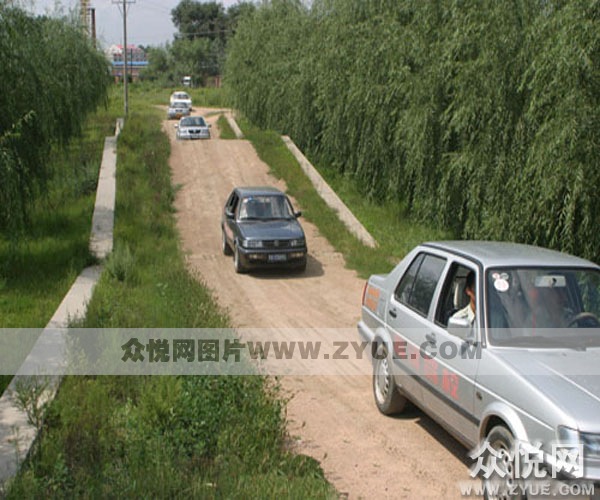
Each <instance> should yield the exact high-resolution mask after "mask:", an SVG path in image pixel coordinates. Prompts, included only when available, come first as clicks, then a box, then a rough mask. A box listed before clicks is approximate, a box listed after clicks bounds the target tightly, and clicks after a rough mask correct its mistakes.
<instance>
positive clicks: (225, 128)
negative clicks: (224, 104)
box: [217, 115, 236, 139]
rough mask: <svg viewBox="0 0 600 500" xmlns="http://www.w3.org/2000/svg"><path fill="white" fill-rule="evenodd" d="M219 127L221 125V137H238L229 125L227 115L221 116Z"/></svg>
mask: <svg viewBox="0 0 600 500" xmlns="http://www.w3.org/2000/svg"><path fill="white" fill-rule="evenodd" d="M217 127H219V138H220V139H236V136H235V133H234V131H233V129H232V128H231V125H229V122H228V121H227V118H225V115H221V116H219V119H218V120H217Z"/></svg>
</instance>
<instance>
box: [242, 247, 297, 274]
mask: <svg viewBox="0 0 600 500" xmlns="http://www.w3.org/2000/svg"><path fill="white" fill-rule="evenodd" d="M307 254H308V250H307V248H306V247H298V248H285V249H267V250H266V249H259V248H243V247H240V248H239V255H240V261H241V263H242V264H243V266H244V267H246V268H248V269H259V268H269V267H292V268H293V267H301V266H304V265H306V258H307Z"/></svg>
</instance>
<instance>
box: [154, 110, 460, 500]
mask: <svg viewBox="0 0 600 500" xmlns="http://www.w3.org/2000/svg"><path fill="white" fill-rule="evenodd" d="M213 111H214V110H206V109H196V110H195V112H194V114H204V115H205V116H206V114H207V113H210V112H213ZM217 118H218V117H217V116H212V117H208V121H209V122H210V123H211V124H212V133H213V138H212V139H211V140H209V141H176V140H175V129H174V127H173V123H174V122H165V124H164V129H165V130H166V132H167V133H168V135H169V137H170V138H171V146H172V153H171V159H170V164H171V168H172V175H173V183H174V184H175V185H180V186H181V189H180V190H179V191H178V194H177V199H176V208H177V211H178V212H177V224H178V229H179V232H180V234H181V238H182V245H183V249H184V252H185V253H186V258H187V260H188V263H189V266H190V268H191V270H192V272H194V273H198V274H199V275H200V276H201V278H202V280H203V281H204V282H205V283H206V284H207V285H208V286H209V287H210V288H211V289H212V290H213V291H214V293H215V296H216V298H217V300H218V301H219V303H220V304H221V305H222V306H223V307H224V308H226V309H227V310H228V312H229V314H230V316H231V318H232V320H233V322H234V325H235V326H237V327H252V328H255V327H256V328H258V327H280V328H282V327H288V328H308V327H316V328H354V327H355V325H356V322H357V321H358V318H359V314H360V299H361V293H362V288H363V284H364V280H362V279H360V278H358V277H357V276H356V274H355V273H354V271H350V270H348V269H345V268H344V260H343V257H342V256H341V255H340V254H338V253H336V252H335V251H334V249H333V248H332V247H331V245H330V244H329V243H328V242H327V240H325V238H323V237H322V236H321V235H320V234H319V232H318V231H317V229H316V227H315V226H313V225H312V224H310V223H308V222H307V221H306V220H303V221H302V225H303V227H304V229H305V232H306V237H307V241H308V247H309V254H310V256H309V261H308V267H307V271H306V273H305V274H300V275H298V274H288V273H285V272H284V273H272V272H269V273H258V274H245V275H239V274H236V273H235V271H234V269H233V262H232V259H231V258H229V257H225V256H224V255H222V253H221V229H220V216H221V209H222V206H223V204H224V203H225V200H226V198H227V196H228V194H229V193H230V191H231V190H232V189H233V187H235V186H238V185H275V186H276V187H278V188H280V189H282V190H285V184H284V183H282V182H281V181H277V180H276V179H275V178H274V177H272V176H270V175H269V172H268V167H267V166H266V165H265V164H264V163H263V162H262V161H261V160H260V159H259V158H258V156H257V154H256V152H255V150H254V148H253V147H252V145H251V144H250V143H249V142H247V141H245V140H220V139H218V129H217V126H216V120H217ZM294 205H295V207H297V209H302V207H299V206H298V204H297V203H294ZM351 331H352V334H351V335H350V338H348V340H349V341H357V340H358V335H357V333H356V330H355V329H354V330H351ZM356 362H363V363H369V361H367V360H366V359H363V360H358V361H356ZM357 373H358V374H357V375H338V376H316V375H314V376H305V377H283V380H282V383H283V387H284V389H285V390H286V391H289V393H290V394H291V395H292V396H293V397H292V399H291V401H290V402H289V404H288V420H289V425H288V428H289V432H290V435H291V436H292V438H293V439H294V442H295V447H296V450H297V451H298V452H300V453H305V454H307V455H310V456H312V457H314V458H316V459H317V460H319V462H320V463H321V465H322V467H323V470H324V471H325V474H326V476H327V478H328V479H329V480H330V482H331V483H332V484H333V485H334V486H335V487H336V489H337V490H338V491H339V492H340V493H341V494H342V495H344V496H345V495H347V496H348V497H349V498H462V497H461V496H460V491H459V489H458V485H457V482H458V481H465V480H468V479H469V475H468V468H467V465H465V462H464V461H463V459H464V457H465V455H466V450H465V449H464V448H462V447H461V446H460V445H459V444H458V443H457V442H456V441H454V440H453V439H452V438H451V437H450V436H449V435H448V434H447V433H445V432H444V431H443V430H442V429H441V427H439V426H438V425H437V424H435V423H434V422H433V421H432V420H430V419H429V418H428V417H426V416H425V415H424V414H423V413H421V412H420V411H418V410H414V411H411V412H409V413H407V414H406V415H402V416H401V417H398V418H389V417H384V416H383V415H381V414H380V413H379V412H378V411H377V409H376V407H375V404H374V403H373V397H372V394H371V378H370V377H369V376H365V375H360V373H361V372H360V371H359V370H357ZM363 373H364V370H363Z"/></svg>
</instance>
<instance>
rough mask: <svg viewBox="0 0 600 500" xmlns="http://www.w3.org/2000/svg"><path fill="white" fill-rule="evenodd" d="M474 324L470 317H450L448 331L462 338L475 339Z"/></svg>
mask: <svg viewBox="0 0 600 500" xmlns="http://www.w3.org/2000/svg"><path fill="white" fill-rule="evenodd" d="M473 332H474V329H473V326H472V325H471V322H470V321H469V319H468V318H450V319H449V320H448V333H450V335H454V336H455V337H458V338H459V339H462V340H475V338H474V336H473Z"/></svg>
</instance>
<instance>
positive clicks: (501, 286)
mask: <svg viewBox="0 0 600 500" xmlns="http://www.w3.org/2000/svg"><path fill="white" fill-rule="evenodd" d="M494 288H495V289H496V290H498V291H499V292H506V291H507V290H508V281H506V280H505V279H504V278H498V279H497V280H496V281H494Z"/></svg>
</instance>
